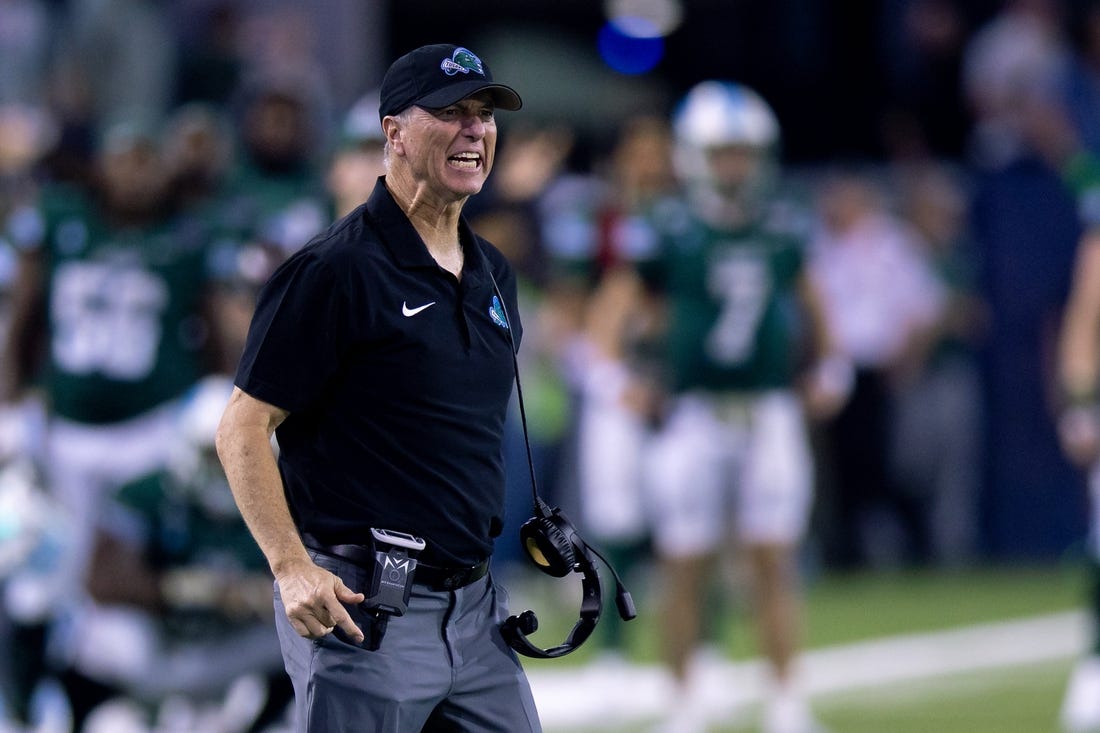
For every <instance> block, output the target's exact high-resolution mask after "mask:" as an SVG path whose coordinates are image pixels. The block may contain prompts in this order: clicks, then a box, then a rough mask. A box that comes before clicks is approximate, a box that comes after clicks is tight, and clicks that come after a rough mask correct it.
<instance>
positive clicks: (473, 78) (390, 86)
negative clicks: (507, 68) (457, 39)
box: [378, 43, 523, 119]
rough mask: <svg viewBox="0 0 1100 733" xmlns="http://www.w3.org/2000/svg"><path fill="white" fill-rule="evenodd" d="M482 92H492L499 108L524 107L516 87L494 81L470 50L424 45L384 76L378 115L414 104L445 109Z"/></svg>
mask: <svg viewBox="0 0 1100 733" xmlns="http://www.w3.org/2000/svg"><path fill="white" fill-rule="evenodd" d="M482 91H488V92H491V93H492V95H493V103H494V104H495V105H496V106H497V108H498V109H507V110H517V109H519V108H520V107H522V106H523V100H521V99H520V98H519V94H517V93H516V90H515V89H512V88H511V87H509V86H505V85H504V84H498V83H496V82H494V81H493V75H492V73H491V72H490V71H489V67H488V66H487V65H486V64H485V62H483V61H482V60H481V59H480V58H478V57H477V55H476V54H474V52H473V51H471V50H470V49H468V48H463V47H462V46H455V45H453V44H450V43H436V44H432V45H430V46H421V47H420V48H418V49H416V50H414V51H410V52H409V53H407V54H405V55H404V56H402V57H401V58H399V59H397V60H396V61H394V62H393V64H391V65H390V68H389V70H388V71H387V72H386V75H385V76H384V77H383V78H382V88H381V89H380V92H379V97H380V101H379V105H378V117H379V119H381V118H383V117H385V116H386V115H395V114H398V113H400V112H403V111H405V110H406V109H408V108H409V107H411V106H412V105H414V104H415V105H417V106H419V107H424V108H426V109H441V108H443V107H447V106H449V105H452V104H454V103H455V102H457V101H459V100H462V99H465V98H466V97H469V96H470V95H472V94H476V93H477V92H482Z"/></svg>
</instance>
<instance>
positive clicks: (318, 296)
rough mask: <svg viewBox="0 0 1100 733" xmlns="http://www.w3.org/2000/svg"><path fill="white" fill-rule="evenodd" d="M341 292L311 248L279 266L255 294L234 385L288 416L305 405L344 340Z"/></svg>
mask: <svg viewBox="0 0 1100 733" xmlns="http://www.w3.org/2000/svg"><path fill="white" fill-rule="evenodd" d="M347 302H348V299H347V290H346V288H345V286H344V284H343V283H342V282H340V279H339V278H338V277H337V275H336V272H335V270H334V268H333V267H331V266H330V265H329V264H328V263H326V262H325V261H323V260H322V259H320V258H318V257H317V256H316V255H315V254H314V253H313V252H312V251H311V250H309V249H306V250H301V251H299V252H297V253H295V254H294V255H292V256H291V257H290V259H288V260H287V261H286V262H284V263H283V264H282V265H281V266H280V267H279V268H278V269H277V270H276V271H275V273H274V274H273V275H272V276H271V278H270V279H269V280H268V282H267V284H266V285H265V286H264V287H263V289H262V290H261V291H260V294H259V297H258V300H257V303H256V310H255V313H254V315H253V317H252V324H251V326H250V327H249V331H248V339H247V341H246V342H245V348H244V352H243V355H242V357H241V361H240V364H239V366H238V368H237V375H236V379H235V383H236V385H237V386H238V387H240V388H241V390H243V391H244V392H247V393H248V394H250V395H251V396H253V397H256V398H257V399H260V400H263V401H265V402H268V403H270V404H272V405H275V406H276V407H280V408H282V409H284V410H287V411H289V412H296V411H300V410H303V409H306V408H307V407H309V405H310V404H312V403H313V402H314V401H315V400H316V399H317V398H318V397H319V396H320V395H321V393H322V392H323V390H324V388H325V385H326V383H327V382H328V380H330V379H331V378H332V377H333V375H334V374H335V373H336V371H337V368H338V365H339V362H340V357H341V355H342V354H343V353H344V350H345V346H346V344H347V342H348V328H347V326H348V318H347V310H348V308H347Z"/></svg>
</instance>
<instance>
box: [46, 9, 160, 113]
mask: <svg viewBox="0 0 1100 733" xmlns="http://www.w3.org/2000/svg"><path fill="white" fill-rule="evenodd" d="M66 9H67V13H66V19H67V21H68V23H67V25H66V27H65V31H64V38H63V41H62V43H63V51H62V58H63V61H64V64H65V65H66V68H67V72H68V73H70V74H73V75H75V76H76V77H77V79H78V83H79V84H80V85H82V86H83V87H85V88H86V89H87V94H88V99H89V101H90V102H91V105H92V113H93V121H94V124H95V130H96V132H97V133H103V131H104V130H106V129H108V128H110V127H112V126H114V125H115V123H118V122H133V121H136V120H139V121H141V122H143V123H144V124H147V125H151V124H155V123H157V122H159V121H160V120H162V119H163V118H164V116H165V115H166V114H167V113H168V111H169V109H170V108H171V106H172V103H173V87H174V83H175V78H176V76H175V75H176V39H175V36H174V35H173V33H172V29H171V25H170V23H169V21H168V16H167V12H166V10H165V6H164V5H163V3H160V2H158V1H157V0H72V2H69V3H67V5H66Z"/></svg>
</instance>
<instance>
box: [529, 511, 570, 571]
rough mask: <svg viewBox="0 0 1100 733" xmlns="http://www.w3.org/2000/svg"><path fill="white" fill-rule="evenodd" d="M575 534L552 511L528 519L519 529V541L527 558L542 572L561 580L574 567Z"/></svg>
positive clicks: (561, 517) (567, 524) (567, 521)
mask: <svg viewBox="0 0 1100 733" xmlns="http://www.w3.org/2000/svg"><path fill="white" fill-rule="evenodd" d="M576 533H577V531H576V530H575V529H574V528H573V525H572V524H570V523H569V520H568V519H566V518H565V517H563V516H562V515H561V513H560V512H554V513H552V514H551V515H550V516H546V515H541V516H535V517H531V518H530V519H528V520H527V521H526V522H524V523H523V526H522V527H520V529H519V537H520V542H521V543H522V544H523V549H524V551H525V552H526V553H527V557H529V558H530V559H531V562H533V563H534V564H535V567H537V568H538V569H539V570H541V571H542V572H544V573H546V574H547V575H552V576H554V577H555V578H564V577H565V576H566V575H568V574H569V573H571V572H572V571H573V570H574V569H575V568H576V566H577V553H576V549H575V545H574V540H573V537H574V536H575V535H576Z"/></svg>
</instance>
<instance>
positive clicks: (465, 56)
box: [439, 47, 485, 76]
mask: <svg viewBox="0 0 1100 733" xmlns="http://www.w3.org/2000/svg"><path fill="white" fill-rule="evenodd" d="M439 68H441V69H443V73H444V74H446V75H447V76H454V75H455V74H459V73H461V74H469V73H470V72H471V71H472V72H474V73H475V74H481V75H482V76H485V69H484V68H483V67H482V65H481V59H479V58H478V57H477V56H475V55H474V53H473V51H471V50H470V49H468V48H461V47H460V48H456V49H455V52H454V53H452V54H451V57H450V58H449V59H443V61H442V63H440V64H439Z"/></svg>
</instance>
